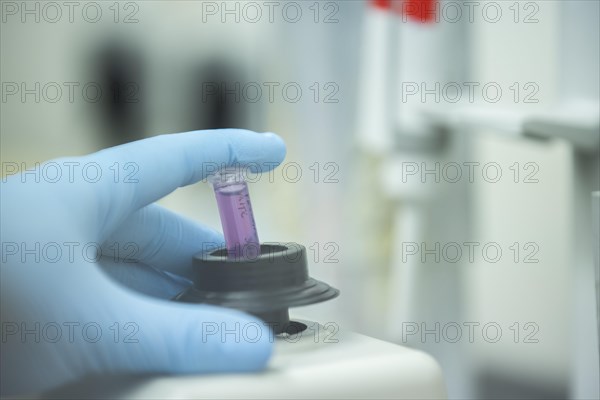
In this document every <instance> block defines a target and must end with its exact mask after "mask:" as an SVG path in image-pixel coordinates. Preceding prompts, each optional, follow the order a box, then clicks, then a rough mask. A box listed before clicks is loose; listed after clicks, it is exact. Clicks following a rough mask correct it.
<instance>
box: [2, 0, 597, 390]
mask: <svg viewBox="0 0 600 400" xmlns="http://www.w3.org/2000/svg"><path fill="white" fill-rule="evenodd" d="M75 3H77V5H76V6H75V7H74V8H73V9H70V8H69V7H67V6H65V4H66V3H65V4H63V3H62V2H58V3H53V2H33V1H32V2H9V1H2V24H1V54H0V59H1V61H0V62H1V71H0V75H1V80H2V103H1V115H0V124H1V125H0V127H1V157H2V162H3V163H6V162H17V163H19V165H21V163H24V164H22V165H23V166H27V167H31V166H33V165H35V163H36V162H43V161H45V160H49V159H52V158H56V157H60V156H66V155H83V154H86V153H89V152H93V151H97V150H99V149H102V148H105V147H109V146H114V145H118V144H121V143H125V142H129V141H133V140H138V139H142V138H146V137H151V136H154V135H158V134H163V133H175V132H182V131H189V130H200V129H213V128H226V127H238V128H247V129H252V130H256V131H261V132H265V131H272V132H276V133H278V134H279V135H281V136H282V137H283V138H284V139H285V141H286V143H287V146H288V156H287V159H286V161H285V163H286V164H285V167H284V168H281V169H280V170H278V171H276V172H275V173H274V174H273V175H272V176H270V177H269V178H265V177H263V178H262V179H259V180H257V182H255V183H251V184H250V191H251V196H252V201H253V207H254V210H255V217H256V222H257V228H258V232H259V236H260V238H261V241H284V242H285V241H295V242H298V243H302V244H304V245H305V246H306V247H307V248H308V249H309V257H310V258H312V262H311V265H310V269H311V274H312V275H314V276H315V277H316V278H318V279H323V280H325V281H327V282H329V283H331V284H332V285H334V286H336V287H338V288H339V289H340V290H341V292H342V294H341V296H340V297H339V298H338V299H336V300H335V301H331V302H327V303H323V304H319V305H316V306H310V307H307V308H304V309H299V311H300V312H301V313H302V315H305V316H308V317H310V318H312V319H315V320H318V321H320V322H323V323H324V322H335V323H337V324H339V326H340V328H342V329H345V330H352V331H356V332H360V333H364V334H367V335H370V336H373V337H376V338H380V339H383V340H386V341H391V342H395V343H398V344H401V345H404V346H410V347H414V348H418V349H422V350H424V351H426V352H428V353H430V354H432V355H433V356H434V357H435V358H436V359H437V360H438V361H439V363H440V364H441V366H442V369H443V371H444V376H445V379H446V384H447V388H448V396H449V397H450V398H452V399H469V398H473V399H504V398H506V399H529V398H531V399H533V398H537V399H539V398H544V399H551V398H561V399H562V398H573V399H594V398H595V399H597V398H599V397H600V389H599V376H600V371H599V360H598V355H599V348H598V321H597V318H598V317H597V307H598V303H597V299H598V298H597V297H596V296H597V293H596V292H595V290H596V289H595V288H596V282H597V275H596V274H595V270H594V268H597V266H596V267H595V264H594V256H593V254H594V246H595V247H596V249H597V247H598V246H599V244H598V241H597V239H593V234H592V232H593V225H594V222H595V223H596V224H597V223H598V221H597V215H598V214H596V217H592V200H591V199H592V192H594V191H597V190H599V185H600V184H599V180H600V164H599V152H600V149H599V147H600V142H599V141H600V138H599V136H600V132H599V124H600V111H599V110H600V103H599V100H600V86H599V71H600V61H599V51H600V31H599V29H600V8H599V2H598V1H596V0H589V1H588V0H571V1H567V0H564V1H553V0H543V1H484V0H480V1H476V2H468V1H462V0H458V1H451V0H440V1H435V0H419V1H415V0H404V1H395V0H394V1H389V0H348V1H316V0H315V1H296V2H293V1H275V2H262V1H258V2H252V1H227V2H221V1H217V2H213V1H166V0H165V1H160V0H159V1H137V2H136V1H122V2H103V1H100V2H95V3H94V2H86V1H84V2H75ZM48 4H50V5H48ZM99 88H100V90H99ZM99 92H101V93H99ZM3 174H6V171H4V169H3ZM161 203H162V204H163V205H165V206H166V207H168V208H170V209H172V210H175V211H177V212H179V213H182V214H185V215H188V216H189V217H191V218H193V219H195V220H198V221H202V222H204V223H206V224H208V225H210V226H212V227H214V228H216V229H220V222H219V216H218V212H217V208H216V204H215V201H214V198H213V193H212V190H211V189H210V188H209V187H208V185H207V184H206V183H199V184H196V185H193V186H191V187H186V188H182V189H180V190H178V191H176V192H175V193H173V194H171V195H169V196H168V197H166V198H164V199H163V200H162V201H161ZM469 249H472V252H470V251H469ZM498 252H500V253H498ZM596 265H597V264H596Z"/></svg>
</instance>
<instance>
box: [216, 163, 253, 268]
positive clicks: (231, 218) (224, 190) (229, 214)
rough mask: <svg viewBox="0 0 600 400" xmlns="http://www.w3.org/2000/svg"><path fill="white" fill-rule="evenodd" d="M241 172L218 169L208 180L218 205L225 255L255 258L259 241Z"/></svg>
mask: <svg viewBox="0 0 600 400" xmlns="http://www.w3.org/2000/svg"><path fill="white" fill-rule="evenodd" d="M242 172H243V171H241V170H237V169H225V170H221V171H219V172H218V173H216V174H215V175H212V176H211V177H210V178H209V181H210V182H211V183H212V185H213V189H214V191H215V197H216V199H217V206H218V207H219V215H220V217H221V225H222V227H223V234H224V236H225V245H226V247H227V256H228V258H230V259H255V258H257V257H258V256H259V255H260V242H259V241H258V232H257V231H256V223H255V222H254V214H253V212H252V204H251V203H250V195H249V193H248V185H247V184H246V181H245V180H244V177H243V173H242Z"/></svg>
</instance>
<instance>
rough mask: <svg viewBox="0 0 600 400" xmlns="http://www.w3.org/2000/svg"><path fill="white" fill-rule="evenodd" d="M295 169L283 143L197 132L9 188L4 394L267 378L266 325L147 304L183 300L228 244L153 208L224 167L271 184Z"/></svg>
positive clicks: (65, 165) (132, 146)
mask: <svg viewBox="0 0 600 400" xmlns="http://www.w3.org/2000/svg"><path fill="white" fill-rule="evenodd" d="M284 157H285V145H284V143H283V141H282V140H281V139H280V138H279V137H278V136H276V135H274V134H271V133H268V134H258V133H254V132H249V131H243V130H237V129H230V130H215V131H199V132H188V133H181V134H172V135H162V136H157V137H153V138H150V139H146V140H141V141H138V142H133V143H129V144H125V145H122V146H117V147H114V148H110V149H106V150H102V151H100V152H97V153H94V154H91V155H88V156H85V157H77V158H64V159H57V160H53V161H50V162H47V163H44V164H42V165H41V166H38V168H36V171H35V172H36V173H35V174H34V173H32V172H31V171H30V172H28V173H26V174H20V175H13V176H10V177H7V178H4V179H3V183H2V185H1V192H0V193H1V197H0V199H1V221H2V224H1V233H2V238H1V240H2V267H1V270H0V272H1V302H0V303H1V317H2V343H1V346H2V357H1V369H0V371H1V382H2V384H1V386H2V391H1V392H2V393H1V394H2V395H15V394H23V393H36V392H41V391H45V390H47V389H50V388H54V387H56V386H58V385H61V384H64V383H67V382H70V381H73V380H76V379H78V378H81V377H83V376H85V375H88V374H98V373H100V374H105V373H109V374H125V373H135V374H139V373H161V374H162V373H166V374H179V373H202V372H208V371H251V370H257V369H261V368H263V367H264V366H265V364H266V362H267V361H268V359H269V356H270V353H271V347H272V339H273V338H272V337H271V336H270V332H268V329H267V327H266V326H265V325H264V324H263V323H262V321H260V320H258V319H256V318H254V317H252V316H250V315H247V314H244V313H242V312H237V311H234V310H229V309H224V308H220V307H215V306H200V305H191V304H182V303H175V302H169V301H165V300H163V299H159V298H156V297H152V296H148V295H147V294H155V295H157V296H158V297H169V296H171V295H174V294H176V293H177V292H179V291H180V290H182V289H183V287H185V285H186V284H189V281H187V280H186V279H185V278H186V277H187V278H189V277H190V272H191V259H192V256H193V255H194V254H195V253H196V252H198V251H199V250H201V249H202V246H203V243H213V244H215V243H222V242H223V238H222V235H220V234H218V233H216V232H214V231H212V230H211V229H209V228H207V227H204V226H202V225H200V224H197V223H195V222H193V221H191V220H188V219H186V218H183V217H181V216H178V215H176V214H174V213H172V212H170V211H167V210H166V209H164V208H162V207H160V206H158V205H155V204H152V203H153V202H154V201H156V200H158V199H160V198H162V197H164V196H165V195H167V194H169V193H171V192H172V191H174V190H175V189H176V188H178V187H181V186H186V185H190V184H192V183H195V182H198V181H200V180H201V179H203V178H204V177H205V175H206V173H207V171H208V172H210V171H213V170H214V166H215V165H218V166H229V165H247V166H248V165H250V166H251V169H253V170H255V171H257V172H261V171H266V170H268V169H271V168H273V167H274V166H275V165H277V164H279V163H280V162H281V161H282V160H283V158H284ZM100 246H101V247H100ZM99 250H101V251H102V258H99V255H98V251H99ZM132 261H135V262H132ZM101 265H104V269H105V270H103V268H100V267H99V266H101ZM106 270H108V271H109V272H110V275H112V276H113V277H117V278H118V279H119V280H121V281H128V282H129V283H130V284H131V285H134V286H136V287H138V288H139V289H141V290H142V291H144V292H146V295H144V294H140V293H138V292H136V291H133V290H131V289H129V288H127V287H125V286H123V285H121V284H119V283H117V282H116V281H115V279H113V278H111V277H110V276H109V274H107V273H106ZM180 277H183V278H180ZM259 327H261V329H258V328H259Z"/></svg>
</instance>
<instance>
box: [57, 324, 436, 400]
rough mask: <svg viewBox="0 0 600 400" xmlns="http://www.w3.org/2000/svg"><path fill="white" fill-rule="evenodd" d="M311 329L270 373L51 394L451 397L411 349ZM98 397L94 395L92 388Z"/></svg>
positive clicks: (82, 387) (166, 379) (284, 340)
mask: <svg viewBox="0 0 600 400" xmlns="http://www.w3.org/2000/svg"><path fill="white" fill-rule="evenodd" d="M294 319H295V320H296V321H301V322H302V323H304V324H306V325H307V327H308V328H307V330H305V331H304V332H302V333H300V334H297V335H291V336H287V337H277V338H276V339H275V350H274V354H273V357H272V359H271V361H270V363H269V365H268V367H267V369H266V370H265V371H262V372H257V373H252V374H223V375H215V374H209V375H192V376H190V375H188V376H161V377H148V378H141V379H139V378H136V379H133V378H132V379H131V380H130V381H127V382H126V383H124V381H123V380H119V382H118V384H117V383H115V382H112V383H111V382H110V381H106V380H102V381H97V382H102V383H101V384H98V383H96V384H94V383H93V382H90V381H86V382H80V383H79V384H75V385H69V386H67V387H63V388H61V389H59V390H56V391H53V392H52V393H49V395H50V396H52V397H75V396H77V397H79V396H94V397H111V398H128V399H147V398H161V399H341V398H344V399H350V398H352V399H373V398H377V399H383V398H390V399H391V398H393V399H445V398H446V389H445V384H444V381H443V376H442V372H441V369H440V367H439V365H438V363H437V362H436V361H435V360H434V359H433V358H432V357H431V356H429V355H427V354H425V353H423V352H421V351H417V350H412V349H409V348H406V347H403V346H398V345H395V344H392V343H388V342H384V341H381V340H377V339H373V338H370V337H367V336H363V335H359V334H356V333H352V332H346V331H344V330H343V329H338V326H337V325H335V324H332V323H324V324H322V325H321V324H318V323H315V322H310V321H307V320H302V319H300V320H298V319H296V318H294ZM92 387H93V388H94V392H93V393H90V392H89V391H90V388H92Z"/></svg>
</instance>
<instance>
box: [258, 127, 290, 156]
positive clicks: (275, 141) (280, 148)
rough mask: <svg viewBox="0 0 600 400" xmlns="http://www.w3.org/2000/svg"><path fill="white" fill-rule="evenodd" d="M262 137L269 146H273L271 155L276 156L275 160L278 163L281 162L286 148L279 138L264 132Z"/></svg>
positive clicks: (274, 134) (271, 133)
mask: <svg viewBox="0 0 600 400" xmlns="http://www.w3.org/2000/svg"><path fill="white" fill-rule="evenodd" d="M263 136H264V137H265V138H266V139H267V140H268V141H269V142H270V145H271V146H273V154H274V155H276V156H277V160H278V161H279V162H281V161H283V159H284V158H285V155H286V153H287V147H286V145H285V142H284V141H283V139H282V138H281V136H279V135H277V134H276V133H273V132H265V133H263Z"/></svg>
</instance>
